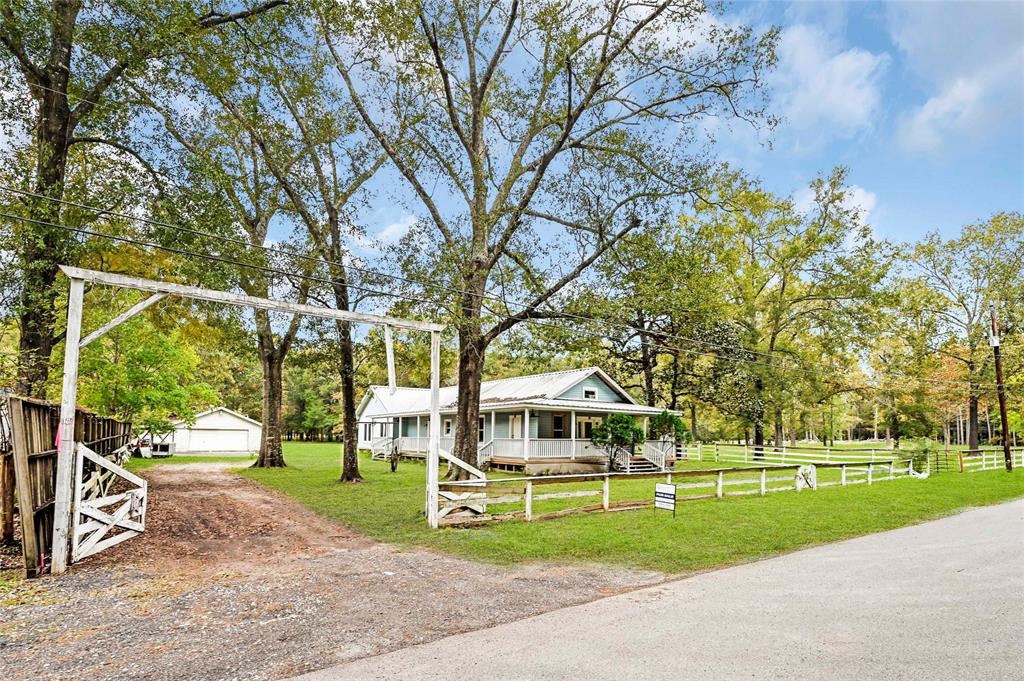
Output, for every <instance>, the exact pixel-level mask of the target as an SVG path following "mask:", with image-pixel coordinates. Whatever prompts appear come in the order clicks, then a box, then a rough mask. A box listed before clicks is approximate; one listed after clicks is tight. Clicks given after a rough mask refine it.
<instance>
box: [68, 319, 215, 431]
mask: <svg viewBox="0 0 1024 681" xmlns="http://www.w3.org/2000/svg"><path fill="white" fill-rule="evenodd" d="M198 366H199V356H198V354H197V353H196V352H195V350H193V349H192V348H191V347H190V346H189V345H188V344H186V343H184V342H183V340H182V337H181V334H180V332H177V331H171V332H160V331H158V330H157V329H155V328H154V327H153V325H152V324H150V323H149V322H148V321H147V320H146V319H144V318H143V317H136V318H135V319H133V320H131V321H129V322H127V323H125V324H124V325H123V326H121V327H118V328H117V329H115V330H114V331H112V332H111V333H109V334H107V335H106V336H105V337H103V338H102V339H100V340H98V341H96V342H94V343H93V344H91V345H89V346H87V347H86V348H85V349H84V350H83V351H82V356H81V361H80V364H79V391H78V395H79V402H80V403H81V404H82V405H83V406H84V407H86V408H89V409H93V410H95V411H96V412H98V413H100V414H102V415H105V416H114V417H116V418H119V419H122V420H126V421H131V422H132V423H133V424H134V425H135V426H136V428H137V429H138V430H143V429H146V430H150V431H152V432H154V433H162V432H167V431H168V430H170V428H171V425H170V421H171V419H172V418H175V417H176V418H181V419H185V420H188V419H190V418H192V417H193V416H194V415H195V414H196V413H197V412H199V411H201V410H202V409H204V408H206V407H208V406H210V405H211V404H214V403H216V401H217V394H216V393H215V392H214V391H213V390H212V389H211V388H210V386H209V385H207V384H206V383H202V382H199V381H197V380H196V374H197V369H198Z"/></svg>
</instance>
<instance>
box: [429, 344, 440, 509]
mask: <svg viewBox="0 0 1024 681" xmlns="http://www.w3.org/2000/svg"><path fill="white" fill-rule="evenodd" d="M428 428H429V431H428V433H429V438H430V442H429V445H428V447H427V523H428V524H429V525H430V527H432V528H434V529H437V523H438V512H437V511H438V509H437V499H438V488H437V486H438V467H439V465H440V458H441V454H440V451H441V332H440V331H431V332H430V424H429V426H428Z"/></svg>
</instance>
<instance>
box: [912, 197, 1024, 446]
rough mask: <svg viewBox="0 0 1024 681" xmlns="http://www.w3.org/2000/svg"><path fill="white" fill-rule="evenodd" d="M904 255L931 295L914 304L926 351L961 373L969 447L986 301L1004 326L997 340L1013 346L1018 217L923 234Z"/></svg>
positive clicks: (987, 378)
mask: <svg viewBox="0 0 1024 681" xmlns="http://www.w3.org/2000/svg"><path fill="white" fill-rule="evenodd" d="M908 251H909V261H910V275H911V276H914V277H916V278H917V279H918V281H920V282H921V283H922V284H923V285H924V286H925V287H927V288H928V289H929V290H930V292H931V294H932V295H930V296H926V297H925V296H922V297H921V298H920V303H919V305H918V306H917V310H918V311H921V312H927V313H928V314H930V315H931V316H932V318H933V325H934V328H935V335H934V337H933V341H932V349H933V351H935V352H938V353H940V354H942V355H945V356H946V357H949V358H951V359H952V360H954V361H955V362H957V363H959V364H960V365H961V366H962V367H963V368H964V369H965V371H966V374H967V385H966V386H965V387H966V389H967V390H966V393H967V395H966V401H967V425H968V431H969V432H968V447H969V448H970V449H977V448H978V425H979V423H978V405H979V402H980V400H981V398H982V396H983V395H984V394H985V393H986V392H991V383H992V378H991V359H992V353H991V350H990V349H989V347H988V341H987V334H988V322H989V304H990V303H994V304H996V305H998V306H999V308H1000V311H1001V314H1002V316H1003V319H1004V321H1008V322H1010V323H1011V324H1010V326H1009V329H1008V331H1009V332H1008V333H1006V334H1005V335H1006V339H1005V341H1004V342H1007V343H1010V344H1013V343H1015V342H1019V332H1020V322H1021V320H1022V319H1024V306H1022V305H1021V302H1020V301H1021V296H1022V295H1024V266H1022V264H1021V256H1022V255H1024V216H1022V215H1021V214H1020V213H999V214H997V215H994V216H992V218H990V219H989V220H987V221H985V222H982V223H979V224H977V225H968V226H966V227H964V228H963V230H962V231H961V233H960V234H959V235H958V236H957V237H955V238H952V239H948V240H946V239H943V238H942V237H941V236H940V235H939V234H938V233H931V234H929V235H928V236H926V237H925V238H924V239H923V240H922V241H920V242H919V243H917V244H913V245H910V246H908ZM1011 357H1012V351H1011Z"/></svg>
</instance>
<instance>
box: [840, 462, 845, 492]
mask: <svg viewBox="0 0 1024 681" xmlns="http://www.w3.org/2000/svg"><path fill="white" fill-rule="evenodd" d="M839 473H840V475H839V484H840V485H841V486H843V487H846V464H843V466H842V468H840V469H839Z"/></svg>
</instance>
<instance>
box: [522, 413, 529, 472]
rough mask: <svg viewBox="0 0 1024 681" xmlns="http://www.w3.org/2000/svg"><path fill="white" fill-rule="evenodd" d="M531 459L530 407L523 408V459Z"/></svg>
mask: <svg viewBox="0 0 1024 681" xmlns="http://www.w3.org/2000/svg"><path fill="white" fill-rule="evenodd" d="M529 460H530V408H529V407H527V408H526V409H523V461H529Z"/></svg>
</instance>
